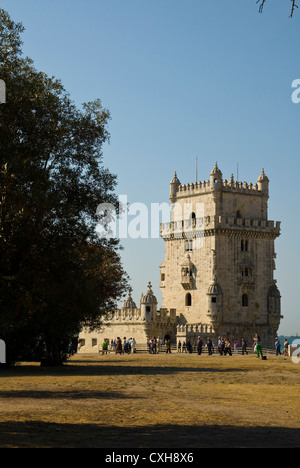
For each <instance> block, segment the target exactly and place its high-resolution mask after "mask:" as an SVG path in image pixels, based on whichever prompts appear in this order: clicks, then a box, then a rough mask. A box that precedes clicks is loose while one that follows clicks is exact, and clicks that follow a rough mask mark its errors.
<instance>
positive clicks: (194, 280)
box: [160, 163, 282, 348]
mask: <svg viewBox="0 0 300 468" xmlns="http://www.w3.org/2000/svg"><path fill="white" fill-rule="evenodd" d="M268 198H269V179H268V178H267V176H266V175H265V173H264V170H262V172H261V174H260V176H259V178H258V180H257V183H255V184H252V183H247V182H244V183H242V182H238V181H234V178H233V176H232V175H231V178H230V180H229V181H227V180H224V179H223V175H222V172H221V171H220V169H219V168H218V165H217V163H216V164H215V167H214V168H213V170H212V171H211V173H210V178H209V180H206V181H203V182H195V183H191V184H187V185H185V184H184V185H182V184H181V183H180V181H179V179H178V177H177V175H176V173H175V176H174V178H173V179H172V181H171V183H170V201H171V207H172V218H171V222H170V223H164V224H162V225H161V237H162V238H163V239H164V241H165V259H164V261H163V262H162V264H161V265H160V287H161V290H162V296H163V303H162V307H163V308H168V309H170V308H171V309H176V315H177V320H178V325H177V333H176V335H177V341H178V340H179V339H181V340H185V339H188V338H190V339H192V340H196V338H197V336H199V335H200V336H201V337H202V338H204V339H206V338H207V337H208V336H209V337H211V338H213V340H214V341H215V342H216V340H217V337H218V336H222V337H225V336H227V337H229V338H230V339H231V340H232V341H233V340H235V339H236V340H238V341H240V340H241V338H242V337H244V338H246V339H247V340H248V345H251V344H252V338H253V336H254V334H255V332H256V331H257V332H258V333H259V334H260V336H261V338H262V344H263V346H264V347H272V348H273V346H274V337H275V336H276V333H277V330H278V327H279V323H280V319H281V317H282V316H281V312H280V293H279V290H278V288H277V285H276V280H275V279H274V269H275V258H276V254H275V249H274V241H275V239H276V237H278V236H279V235H280V222H276V223H274V221H270V220H268Z"/></svg>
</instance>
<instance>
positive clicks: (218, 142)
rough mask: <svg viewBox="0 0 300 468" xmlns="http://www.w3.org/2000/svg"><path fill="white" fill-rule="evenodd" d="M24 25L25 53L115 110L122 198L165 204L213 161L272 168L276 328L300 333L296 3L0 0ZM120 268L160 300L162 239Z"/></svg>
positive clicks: (113, 164) (129, 243)
mask: <svg viewBox="0 0 300 468" xmlns="http://www.w3.org/2000/svg"><path fill="white" fill-rule="evenodd" d="M1 7H2V8H4V9H5V10H6V11H8V12H9V14H10V15H11V17H12V19H13V20H14V21H16V22H18V21H20V22H22V23H23V25H24V27H25V28H26V31H25V32H24V34H23V41H24V45H23V51H24V54H25V55H28V56H29V57H31V58H32V59H33V60H34V63H35V66H36V68H37V69H39V70H42V71H44V72H45V73H47V74H48V75H50V76H55V77H56V78H59V79H61V81H62V83H63V84H64V87H65V89H66V90H67V91H68V92H69V93H70V96H71V98H72V99H73V101H74V102H75V103H76V104H77V105H78V106H80V105H81V103H83V102H87V101H90V100H94V99H96V98H100V99H101V101H102V104H103V106H104V107H106V108H108V109H109V110H110V112H111V117H112V119H111V121H110V124H109V131H110V133H111V141H110V144H106V145H105V146H104V148H103V149H104V165H105V166H106V167H108V168H109V169H110V171H111V172H113V173H116V174H117V176H118V187H117V193H118V194H126V195H127V198H128V202H129V203H134V202H141V203H145V204H146V205H148V206H150V203H151V202H158V203H162V202H168V198H169V182H170V180H171V179H172V177H173V174H174V171H175V170H176V171H177V174H178V177H179V178H180V180H181V182H182V183H188V182H192V181H194V180H195V158H196V157H197V158H198V179H200V180H204V179H207V178H208V177H209V173H210V171H211V169H212V168H213V166H214V163H215V161H218V165H219V167H220V169H221V170H222V172H223V176H224V178H227V179H229V177H230V174H231V173H234V175H235V176H236V172H237V163H238V167H239V179H240V180H241V181H247V182H253V183H255V182H256V180H257V178H258V176H259V174H260V172H261V169H262V167H264V169H265V172H266V174H267V175H268V177H269V179H270V200H269V218H270V219H273V220H275V221H276V220H280V221H281V222H282V234H281V236H280V238H279V239H277V240H276V244H275V248H276V251H277V259H276V265H277V270H276V271H275V278H276V279H277V282H278V286H279V289H280V291H281V294H282V314H283V315H284V319H283V321H282V324H281V326H280V329H279V333H281V334H295V333H297V332H298V333H300V314H299V299H298V295H297V294H296V292H297V290H298V287H299V286H298V280H299V272H298V270H299V266H298V262H299V258H300V255H299V253H300V247H299V245H300V243H299V241H298V232H299V228H300V221H299V208H298V204H299V200H300V184H299V178H300V174H299V172H300V163H299V149H300V132H299V115H300V103H299V104H294V103H293V102H292V100H291V94H292V91H293V89H292V88H291V83H292V81H293V80H294V79H298V78H300V60H299V40H300V10H298V11H297V10H296V12H295V16H294V18H292V19H290V18H288V16H289V13H290V2H289V1H288V0H272V1H269V2H267V3H266V5H265V8H264V12H263V14H259V13H258V5H257V4H256V0H246V1H245V0H244V1H243V2H241V1H240V0H214V1H210V2H208V1H204V0H186V1H183V0H151V1H150V0H148V1H146V0H139V1H138V0H126V1H125V0H84V1H83V0H63V1H62V0H60V1H58V0H47V1H39V2H38V1H36V0H26V1H24V0H2V2H1ZM122 244H123V246H124V251H123V254H122V258H123V263H124V266H125V269H126V270H127V271H128V273H129V275H130V277H131V278H132V281H131V284H132V287H133V297H134V299H135V301H136V302H137V303H138V304H139V298H140V295H141V292H145V291H146V288H147V283H148V281H149V280H150V281H151V282H152V285H153V289H154V292H155V294H156V295H157V298H158V300H159V303H160V301H161V293H160V290H159V265H160V263H161V262H162V260H163V258H164V242H163V241H162V240H160V239H151V238H148V239H126V240H125V239H124V240H122Z"/></svg>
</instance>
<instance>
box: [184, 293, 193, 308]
mask: <svg viewBox="0 0 300 468" xmlns="http://www.w3.org/2000/svg"><path fill="white" fill-rule="evenodd" d="M185 305H186V306H187V307H189V306H191V305H192V296H191V294H190V293H187V294H186V296H185Z"/></svg>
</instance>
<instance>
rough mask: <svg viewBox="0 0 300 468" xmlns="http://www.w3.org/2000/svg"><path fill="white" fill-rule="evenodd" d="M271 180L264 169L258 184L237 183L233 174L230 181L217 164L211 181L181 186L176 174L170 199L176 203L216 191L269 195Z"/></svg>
mask: <svg viewBox="0 0 300 468" xmlns="http://www.w3.org/2000/svg"><path fill="white" fill-rule="evenodd" d="M268 185H269V179H268V177H267V176H266V175H265V172H264V169H262V172H261V174H260V176H259V178H258V179H257V182H255V183H252V182H246V181H244V182H241V181H235V180H234V177H233V174H231V176H230V179H229V180H227V179H223V176H222V172H221V171H220V170H219V168H218V166H217V163H216V165H215V167H214V169H213V170H212V172H211V173H210V179H208V180H203V181H196V182H191V183H187V184H181V183H180V181H179V179H178V178H177V175H176V173H175V177H174V179H173V180H172V181H171V194H172V196H171V197H170V198H171V199H172V201H173V202H174V201H175V200H176V199H177V198H182V197H187V196H188V197H191V196H197V195H201V194H204V193H210V192H212V191H214V190H219V191H223V192H233V193H242V194H247V195H255V196H257V195H261V196H266V195H268V188H269V187H268Z"/></svg>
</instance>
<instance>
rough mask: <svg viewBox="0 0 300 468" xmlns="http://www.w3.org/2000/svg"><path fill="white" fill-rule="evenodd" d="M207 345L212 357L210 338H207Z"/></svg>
mask: <svg viewBox="0 0 300 468" xmlns="http://www.w3.org/2000/svg"><path fill="white" fill-rule="evenodd" d="M206 345H207V351H208V354H209V355H211V354H212V350H211V348H212V341H211V339H210V338H207V343H206Z"/></svg>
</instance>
